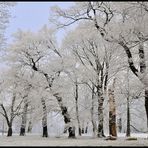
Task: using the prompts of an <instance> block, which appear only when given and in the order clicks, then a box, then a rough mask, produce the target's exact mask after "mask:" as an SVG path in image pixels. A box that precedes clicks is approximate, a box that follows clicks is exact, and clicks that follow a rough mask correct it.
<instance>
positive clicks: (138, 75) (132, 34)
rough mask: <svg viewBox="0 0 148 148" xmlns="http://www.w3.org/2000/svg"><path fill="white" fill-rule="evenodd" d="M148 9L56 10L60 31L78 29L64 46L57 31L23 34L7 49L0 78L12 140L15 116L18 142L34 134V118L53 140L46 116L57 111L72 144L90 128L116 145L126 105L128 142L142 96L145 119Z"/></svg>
mask: <svg viewBox="0 0 148 148" xmlns="http://www.w3.org/2000/svg"><path fill="white" fill-rule="evenodd" d="M131 8H132V9H131ZM147 10H148V5H147V2H120V3H118V2H84V3H80V2H76V3H75V4H74V5H73V6H71V7H70V8H67V9H61V8H59V7H57V6H55V7H53V8H52V13H51V14H53V16H52V15H51V16H50V20H51V23H54V24H56V26H54V27H56V29H57V28H58V29H60V28H61V27H62V28H63V27H67V28H68V27H69V26H71V25H73V24H76V26H74V28H73V29H71V30H70V31H68V32H67V34H66V36H65V37H64V38H63V41H62V44H61V46H59V45H58V42H57V39H56V33H57V32H56V31H57V30H56V29H55V28H49V27H47V26H46V25H45V26H43V27H42V28H41V29H40V30H38V31H37V32H31V31H23V30H18V31H17V32H16V33H15V35H14V42H13V43H11V44H9V45H8V47H7V48H6V49H5V51H6V53H7V57H5V58H4V60H5V61H6V62H7V65H8V70H7V71H5V76H3V77H1V88H2V89H1V104H0V106H1V110H0V113H1V115H2V116H3V117H4V119H5V120H6V122H7V125H8V127H9V128H8V136H12V132H13V130H12V125H13V124H15V122H14V121H15V118H16V117H17V118H19V119H20V136H24V135H26V132H27V126H28V132H31V129H32V126H33V120H35V119H38V121H40V122H42V131H43V133H42V136H43V137H48V135H49V134H50V133H49V132H48V129H49V128H50V127H49V126H48V123H49V122H50V120H49V118H48V114H49V113H51V112H57V113H60V114H61V115H62V119H63V122H64V124H65V126H64V127H63V133H67V132H68V137H69V138H76V135H79V136H82V135H83V134H84V133H88V130H89V131H90V130H91V131H92V136H94V137H99V138H102V137H106V136H107V133H109V135H110V136H112V137H115V139H116V137H117V136H118V130H117V127H118V123H117V119H119V121H120V125H119V131H120V132H121V131H122V129H121V127H123V126H122V124H123V122H121V121H122V120H121V115H119V114H118V112H120V110H122V106H124V109H125V107H127V110H126V111H127V112H126V114H127V116H126V121H127V125H126V127H125V129H127V134H126V135H127V136H130V132H131V130H130V127H131V125H132V124H133V123H132V124H131V121H132V120H131V119H132V114H131V108H130V107H131V105H130V103H131V102H135V100H137V99H138V100H139V101H140V102H142V101H141V100H140V99H141V98H145V105H143V108H144V106H145V110H146V116H145V118H146V119H147V118H148V116H147V115H148V90H147V88H148V77H147V76H148V75H147V60H146V59H147V58H146V57H147V56H148V54H147V52H146V48H147V39H148V36H147V26H146V23H147V20H148V13H147ZM56 17H57V18H56ZM138 22H140V23H138ZM127 70H129V71H128V73H127ZM130 88H132V90H133V91H131V89H130ZM8 102H9V103H8ZM10 102H11V103H10ZM142 113H143V114H145V113H144V110H142ZM136 114H138V112H136ZM29 117H32V119H31V120H30V118H29ZM138 120H139V119H138ZM106 121H107V122H106ZM89 125H91V129H89V128H90V126H89ZM124 125H125V124H124ZM132 126H133V125H132Z"/></svg>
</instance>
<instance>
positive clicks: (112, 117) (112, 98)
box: [108, 79, 117, 137]
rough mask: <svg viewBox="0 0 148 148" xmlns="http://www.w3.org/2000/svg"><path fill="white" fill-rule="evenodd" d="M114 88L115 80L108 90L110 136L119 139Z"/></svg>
mask: <svg viewBox="0 0 148 148" xmlns="http://www.w3.org/2000/svg"><path fill="white" fill-rule="evenodd" d="M114 88H115V79H114V81H113V86H112V88H111V89H109V90H108V96H109V134H110V135H111V136H114V137H117V130H116V104H115V96H114Z"/></svg>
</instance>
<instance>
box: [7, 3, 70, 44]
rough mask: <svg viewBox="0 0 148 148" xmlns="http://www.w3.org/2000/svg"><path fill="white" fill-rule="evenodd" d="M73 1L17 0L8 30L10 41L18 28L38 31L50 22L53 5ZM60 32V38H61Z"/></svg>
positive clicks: (66, 5)
mask: <svg viewBox="0 0 148 148" xmlns="http://www.w3.org/2000/svg"><path fill="white" fill-rule="evenodd" d="M72 4H73V2H17V5H16V6H15V7H13V8H12V11H11V15H12V18H11V19H10V23H9V24H8V28H7V30H6V37H7V40H8V42H10V41H12V37H11V34H12V33H14V32H16V31H17V29H18V28H19V29H22V30H28V29H30V30H32V31H37V30H38V29H40V28H41V27H42V26H43V25H44V24H49V16H50V13H49V10H50V7H51V6H54V5H58V6H60V7H62V8H67V7H69V6H71V5H72ZM61 33H62V32H59V33H58V35H57V36H58V40H60V38H61V36H62V35H61Z"/></svg>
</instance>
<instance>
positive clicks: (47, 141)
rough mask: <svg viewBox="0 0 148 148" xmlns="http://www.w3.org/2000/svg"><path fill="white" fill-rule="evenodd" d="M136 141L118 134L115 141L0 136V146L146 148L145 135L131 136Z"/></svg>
mask: <svg viewBox="0 0 148 148" xmlns="http://www.w3.org/2000/svg"><path fill="white" fill-rule="evenodd" d="M131 137H137V140H126V138H125V134H119V135H118V139H117V140H112V141H111V140H105V139H99V138H95V139H94V138H92V137H90V136H86V135H84V136H82V137H77V138H76V139H68V138H67V137H66V136H61V137H59V138H56V137H48V138H42V137H41V135H27V136H24V137H23V136H18V135H13V136H12V137H6V135H3V136H2V135H1V136H0V146H148V138H147V134H132V135H131Z"/></svg>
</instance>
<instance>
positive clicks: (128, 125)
mask: <svg viewBox="0 0 148 148" xmlns="http://www.w3.org/2000/svg"><path fill="white" fill-rule="evenodd" d="M130 135H131V130H130V107H129V98H127V130H126V136H127V137H130Z"/></svg>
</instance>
